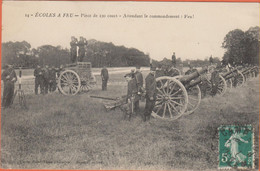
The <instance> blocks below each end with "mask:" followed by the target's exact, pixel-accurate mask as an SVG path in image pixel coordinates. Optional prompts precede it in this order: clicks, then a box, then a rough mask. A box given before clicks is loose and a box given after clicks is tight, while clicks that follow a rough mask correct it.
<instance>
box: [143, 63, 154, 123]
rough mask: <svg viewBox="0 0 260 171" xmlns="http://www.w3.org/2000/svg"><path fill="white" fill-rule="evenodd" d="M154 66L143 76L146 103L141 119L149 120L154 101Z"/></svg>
mask: <svg viewBox="0 0 260 171" xmlns="http://www.w3.org/2000/svg"><path fill="white" fill-rule="evenodd" d="M155 71H156V68H155V67H152V68H151V70H150V73H149V74H148V75H147V77H146V78H145V89H146V96H145V97H146V103H145V111H144V118H143V120H144V121H146V120H149V119H150V117H151V113H152V111H153V108H154V105H155V101H156V81H155Z"/></svg>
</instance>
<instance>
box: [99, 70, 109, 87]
mask: <svg viewBox="0 0 260 171" xmlns="http://www.w3.org/2000/svg"><path fill="white" fill-rule="evenodd" d="M101 78H102V90H103V91H105V90H107V81H108V79H109V75H108V70H107V68H106V66H104V67H103V68H102V70H101Z"/></svg>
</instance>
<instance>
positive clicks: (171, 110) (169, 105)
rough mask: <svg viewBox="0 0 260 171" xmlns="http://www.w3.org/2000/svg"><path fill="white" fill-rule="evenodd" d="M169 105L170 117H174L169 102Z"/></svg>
mask: <svg viewBox="0 0 260 171" xmlns="http://www.w3.org/2000/svg"><path fill="white" fill-rule="evenodd" d="M167 106H168V109H169V113H170V118H173V115H172V110H171V107H170V105H169V104H167Z"/></svg>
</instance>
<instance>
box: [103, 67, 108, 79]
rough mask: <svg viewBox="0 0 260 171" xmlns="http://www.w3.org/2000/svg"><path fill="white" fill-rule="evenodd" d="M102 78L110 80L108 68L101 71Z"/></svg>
mask: <svg viewBox="0 0 260 171" xmlns="http://www.w3.org/2000/svg"><path fill="white" fill-rule="evenodd" d="M101 77H102V80H108V78H109V75H108V70H107V69H106V68H103V69H102V70H101Z"/></svg>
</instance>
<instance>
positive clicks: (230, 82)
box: [226, 79, 233, 88]
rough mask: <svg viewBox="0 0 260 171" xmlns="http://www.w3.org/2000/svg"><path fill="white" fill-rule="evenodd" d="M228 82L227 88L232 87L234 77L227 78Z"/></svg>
mask: <svg viewBox="0 0 260 171" xmlns="http://www.w3.org/2000/svg"><path fill="white" fill-rule="evenodd" d="M226 83H227V88H232V87H233V83H232V79H227V80H226Z"/></svg>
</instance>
